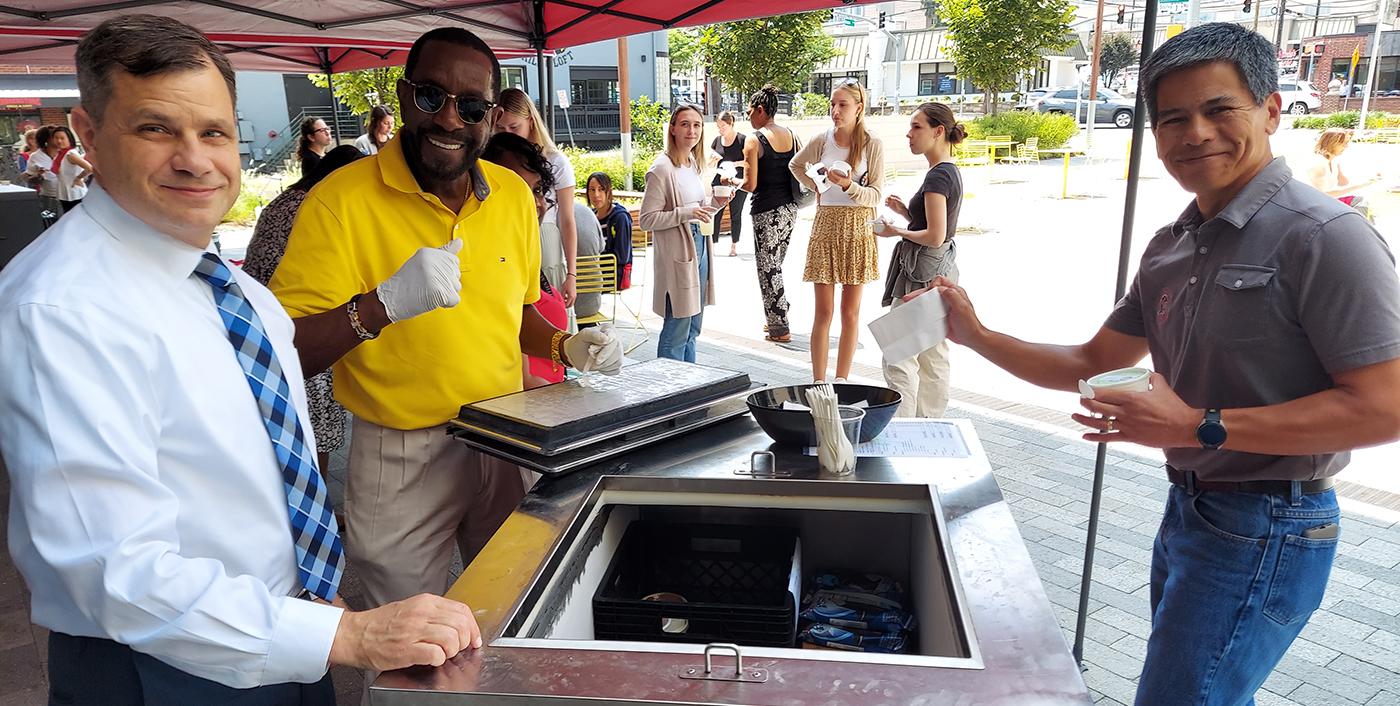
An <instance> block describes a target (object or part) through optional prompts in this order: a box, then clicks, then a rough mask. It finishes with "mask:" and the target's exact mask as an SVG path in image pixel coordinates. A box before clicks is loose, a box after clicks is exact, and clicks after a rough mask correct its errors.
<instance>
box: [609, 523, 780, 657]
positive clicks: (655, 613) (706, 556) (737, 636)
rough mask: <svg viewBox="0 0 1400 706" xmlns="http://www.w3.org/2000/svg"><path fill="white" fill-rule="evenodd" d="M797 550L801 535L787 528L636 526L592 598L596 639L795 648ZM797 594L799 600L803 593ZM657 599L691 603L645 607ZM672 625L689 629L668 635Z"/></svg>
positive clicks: (614, 558) (663, 603) (647, 524)
mask: <svg viewBox="0 0 1400 706" xmlns="http://www.w3.org/2000/svg"><path fill="white" fill-rule="evenodd" d="M796 550H797V531H796V530H795V529H791V528H786V527H752V526H746V525H704V524H667V523H660V522H652V521H641V520H639V521H636V522H633V523H632V524H631V525H629V526H628V527H627V531H626V533H624V534H623V537H622V543H621V544H620V545H619V546H618V549H617V553H616V554H615V555H613V558H612V562H611V563H610V564H609V565H608V570H607V573H606V574H604V576H603V582H602V583H601V584H600V585H599V586H598V590H597V592H596V593H595V594H594V595H593V627H594V634H595V636H596V637H597V638H598V639H601V640H642V641H661V642H692V643H709V642H736V643H740V644H745V645H755V646H769V647H791V646H792V644H793V639H794V638H793V630H794V626H795V625H796V617H797V603H796V600H795V599H794V597H793V594H792V592H791V591H790V590H789V588H790V586H791V584H792V583H793V581H794V580H795V579H794V575H795V574H794V567H793V558H794V554H795V552H796ZM795 588H796V589H797V592H798V594H799V595H800V594H801V586H796V587H795ZM653 593H675V594H679V595H681V596H683V597H684V598H685V599H686V602H685V603H669V602H660V601H645V600H642V598H643V597H645V596H649V595H651V594H653ZM668 620H671V621H676V620H684V621H686V625H687V627H686V629H685V631H684V632H667V631H665V630H663V629H662V625H663V624H664V623H666V622H667V621H668ZM672 625H673V626H674V625H676V623H675V622H672Z"/></svg>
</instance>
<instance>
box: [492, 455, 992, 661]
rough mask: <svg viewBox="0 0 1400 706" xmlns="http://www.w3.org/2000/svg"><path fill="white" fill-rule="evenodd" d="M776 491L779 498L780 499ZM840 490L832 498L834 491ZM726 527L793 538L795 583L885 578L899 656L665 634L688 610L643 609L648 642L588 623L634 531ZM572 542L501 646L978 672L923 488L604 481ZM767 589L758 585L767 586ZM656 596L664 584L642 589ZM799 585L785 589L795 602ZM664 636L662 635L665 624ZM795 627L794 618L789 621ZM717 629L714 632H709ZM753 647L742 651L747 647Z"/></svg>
mask: <svg viewBox="0 0 1400 706" xmlns="http://www.w3.org/2000/svg"><path fill="white" fill-rule="evenodd" d="M779 491H781V494H779ZM838 491H839V493H840V494H839V495H838V494H837V493H838ZM696 526H702V527H710V528H714V527H718V528H730V529H731V530H732V533H733V534H734V535H735V536H745V535H746V534H748V533H749V531H751V530H752V529H753V528H769V529H770V530H771V533H773V534H782V535H790V536H793V537H795V538H796V539H797V540H798V541H797V546H798V547H799V549H798V553H797V561H796V562H795V563H796V564H798V565H799V567H800V568H799V569H798V571H797V573H796V574H795V575H794V577H793V578H794V579H795V580H798V581H801V582H805V581H807V580H809V578H810V575H811V574H813V573H814V572H815V571H820V570H847V571H853V572H859V573H875V574H881V575H884V576H889V577H892V578H894V579H895V580H897V581H898V582H900V584H901V585H902V586H903V587H904V589H905V592H906V595H907V596H908V599H909V603H910V608H911V609H912V610H913V612H914V613H915V614H916V615H917V619H918V622H917V627H916V628H915V630H914V632H913V634H912V635H911V638H912V639H911V646H910V649H909V651H908V653H907V654H882V653H873V652H846V651H828V650H814V649H802V648H801V647H800V646H798V645H797V644H796V643H795V642H794V641H793V640H792V639H791V638H789V639H787V640H785V641H781V642H773V641H771V640H757V639H751V640H746V639H745V637H746V636H748V635H750V634H751V633H750V632H748V628H750V627H752V626H750V625H744V624H736V625H733V626H731V628H730V630H729V632H728V633H725V632H724V629H723V628H722V627H719V628H717V627H716V626H714V625H713V624H712V623H704V624H698V623H697V624H695V625H694V629H695V630H696V634H695V635H694V636H688V635H687V633H688V632H689V630H686V631H685V632H676V631H674V628H675V627H676V625H678V622H677V621H686V622H687V623H689V622H690V621H691V620H692V619H693V618H694V613H693V612H692V611H691V610H690V609H689V607H687V606H681V605H678V604H666V603H657V604H655V605H654V611H653V613H654V618H653V619H654V621H655V622H654V627H655V628H656V630H654V631H653V636H655V635H656V634H657V633H663V632H665V636H664V637H661V638H659V639H633V640H628V639H609V638H608V636H609V635H613V634H615V632H613V631H610V630H609V626H599V625H597V624H596V623H595V615H596V613H595V610H594V608H595V596H597V595H600V594H603V593H606V592H607V590H608V589H610V588H612V586H610V585H609V583H608V582H609V580H610V579H614V580H615V573H614V574H610V569H613V568H615V566H614V564H615V563H616V560H617V558H618V557H619V553H618V552H619V548H620V547H622V546H623V543H624V541H625V539H626V538H627V536H628V533H629V528H632V531H633V533H634V534H635V531H636V530H637V529H638V528H643V529H646V528H650V529H652V530H661V531H665V530H667V529H674V528H692V527H696ZM573 530H574V531H572V532H569V533H567V536H572V537H573V540H572V541H570V542H568V543H566V544H561V546H559V547H557V548H556V552H555V557H554V558H553V560H552V561H551V563H550V565H549V568H548V569H547V570H546V572H545V573H543V574H541V576H540V577H539V580H538V581H537V587H538V588H537V590H535V591H534V592H532V593H531V594H530V595H529V596H528V597H527V598H526V600H525V601H523V602H522V603H521V605H520V606H519V609H518V610H517V612H516V613H515V615H514V616H513V618H512V619H511V620H510V622H509V625H508V627H507V629H506V630H505V632H504V635H503V637H502V639H500V640H497V641H496V642H494V643H493V644H498V645H502V646H506V645H509V646H519V647H539V648H565V647H566V648H569V649H591V650H609V651H623V652H626V651H639V652H655V651H665V650H671V649H675V646H674V645H671V644H668V643H673V642H693V643H697V644H704V643H707V642H714V641H720V642H733V643H735V644H738V645H740V646H741V647H744V648H746V649H745V654H746V655H756V656H770V657H789V658H794V659H818V660H821V659H828V660H840V661H859V662H877V663H890V664H923V665H927V666H940V667H959V668H968V669H976V668H980V667H981V661H980V657H979V650H978V649H977V645H976V640H975V637H974V635H973V631H972V626H971V621H970V620H968V618H967V614H966V611H965V609H964V608H963V602H962V599H961V587H960V586H959V585H958V582H957V581H956V580H955V578H954V577H955V576H956V571H955V570H953V568H952V566H951V564H952V554H951V552H950V551H948V547H947V545H946V541H945V538H946V536H947V532H946V528H945V527H944V526H943V520H942V513H941V511H940V510H939V506H938V500H937V497H936V495H934V493H933V492H932V490H931V487H930V486H927V485H921V484H920V485H892V484H884V485H878V486H874V485H872V486H866V485H861V484H832V483H820V482H813V483H804V482H793V481H755V480H718V479H699V478H697V479H682V480H678V481H671V482H665V483H661V482H658V480H657V479H653V478H640V477H613V476H609V477H604V478H602V479H601V480H600V482H599V485H598V490H597V492H595V493H594V494H593V497H592V499H591V500H590V502H589V504H588V505H586V506H585V508H584V509H583V511H581V512H580V513H579V515H578V516H577V517H576V520H575V527H574V528H573ZM712 533H713V532H712ZM766 587H767V586H765V588H766ZM648 588H657V590H664V589H663V587H648ZM808 589H810V587H804V586H802V585H798V586H794V587H793V588H792V597H793V599H794V600H798V601H800V600H801V598H802V595H803V594H804V593H805V592H806V591H807V590H808ZM668 625H669V626H670V627H671V628H672V631H665V630H664V628H665V627H666V626H668ZM792 627H793V628H795V627H796V625H795V623H794V624H792ZM717 630H718V633H716V631H717ZM750 647H752V648H754V649H747V648H750Z"/></svg>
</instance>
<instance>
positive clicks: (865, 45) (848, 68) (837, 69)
mask: <svg viewBox="0 0 1400 706" xmlns="http://www.w3.org/2000/svg"><path fill="white" fill-rule="evenodd" d="M831 39H832V43H834V44H835V45H836V51H837V52H838V53H837V55H836V56H833V57H831V58H830V59H827V60H826V63H825V64H822V65H821V66H818V67H817V68H816V69H815V70H814V71H813V72H812V73H817V74H844V73H849V72H852V71H864V70H865V69H866V59H867V57H869V55H870V48H869V47H870V40H869V35H867V34H864V33H862V34H838V35H836V36H834V37H832V38H831Z"/></svg>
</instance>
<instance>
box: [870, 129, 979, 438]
mask: <svg viewBox="0 0 1400 706" xmlns="http://www.w3.org/2000/svg"><path fill="white" fill-rule="evenodd" d="M905 137H906V138H907V139H908V140H909V151H910V152H913V153H914V154H917V155H922V156H923V157H924V159H925V160H926V161H927V162H928V167H929V169H928V172H927V173H925V174H924V181H923V183H922V184H920V185H919V190H918V191H917V192H915V193H914V197H913V198H911V199H909V203H908V204H905V202H904V200H903V199H901V198H899V197H898V196H890V197H889V198H887V199H885V205H886V206H889V207H890V210H892V211H894V212H895V213H898V214H899V215H900V216H903V217H904V218H907V219H909V226H908V227H906V228H897V227H895V226H893V225H884V226H883V227H882V228H880V229H879V230H878V231H877V232H876V233H875V234H876V235H878V236H880V237H882V238H899V242H898V243H896V244H895V246H894V256H893V257H891V258H890V269H889V272H888V273H887V274H886V275H885V296H884V298H883V299H882V300H881V303H882V304H883V305H885V306H888V307H891V308H893V307H898V306H901V305H902V304H903V303H904V300H903V297H904V296H905V295H907V294H910V293H912V292H915V291H917V290H920V289H925V288H927V287H928V286H929V285H930V284H931V283H932V282H933V280H934V279H935V278H937V277H946V278H948V280H949V281H951V282H953V283H954V284H956V283H957V281H958V264H957V255H958V250H957V245H956V244H954V242H953V235H954V234H955V233H957V231H958V212H959V211H960V210H961V209H962V197H963V182H962V173H961V172H959V171H958V167H957V165H955V164H953V145H956V144H958V143H959V142H962V141H963V139H964V138H966V137H967V128H965V127H963V124H962V123H960V122H958V121H957V118H956V117H954V116H953V111H952V109H951V108H949V107H948V106H946V105H943V104H942V103H924V104H923V105H920V106H919V107H918V108H917V109H915V110H914V115H913V116H911V117H910V118H909V132H908V133H906V134H905ZM949 367H950V366H949V364H948V342H947V341H944V342H942V343H939V344H938V345H936V346H934V347H933V348H930V349H928V350H926V351H924V352H923V353H920V354H918V355H916V356H914V357H913V358H909V359H907V360H885V361H884V373H885V384H887V385H889V386H890V387H892V388H894V389H895V390H898V391H899V394H900V396H901V397H903V400H901V401H900V403H899V412H898V414H899V416H901V417H941V416H943V413H944V411H945V410H946V409H947V407H948V375H949Z"/></svg>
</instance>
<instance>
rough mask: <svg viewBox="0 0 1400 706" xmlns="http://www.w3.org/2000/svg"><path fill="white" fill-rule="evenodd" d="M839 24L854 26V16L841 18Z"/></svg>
mask: <svg viewBox="0 0 1400 706" xmlns="http://www.w3.org/2000/svg"><path fill="white" fill-rule="evenodd" d="M841 24H843V25H846V26H847V27H854V26H856V19H855V18H854V17H847V18H845V19H843V20H841Z"/></svg>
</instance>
